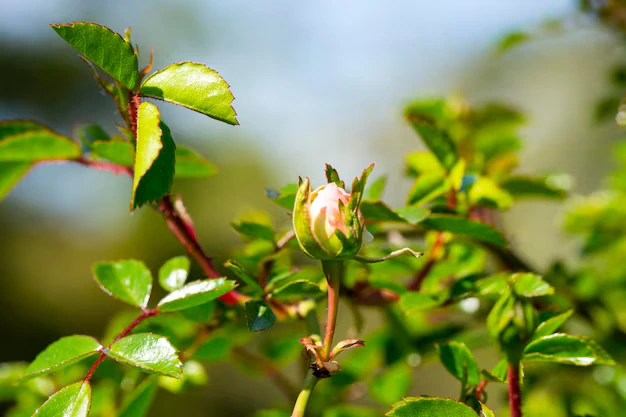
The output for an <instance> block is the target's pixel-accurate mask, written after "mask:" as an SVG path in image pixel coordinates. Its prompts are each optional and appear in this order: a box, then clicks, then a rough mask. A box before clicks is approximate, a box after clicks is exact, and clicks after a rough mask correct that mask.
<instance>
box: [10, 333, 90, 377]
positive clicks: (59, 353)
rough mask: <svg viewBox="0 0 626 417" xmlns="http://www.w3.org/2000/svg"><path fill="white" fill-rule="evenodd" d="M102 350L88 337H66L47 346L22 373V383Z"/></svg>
mask: <svg viewBox="0 0 626 417" xmlns="http://www.w3.org/2000/svg"><path fill="white" fill-rule="evenodd" d="M100 349H102V346H101V345H100V343H99V342H98V341H97V340H96V339H94V338H93V337H89V336H67V337H63V338H61V339H59V340H57V341H56V342H54V343H52V344H51V345H50V346H48V347H47V348H46V349H45V350H44V351H43V352H41V353H40V354H39V355H37V357H36V358H35V360H34V361H33V362H32V363H31V364H30V365H29V366H28V368H26V370H25V371H24V377H23V378H22V381H25V380H27V379H30V378H33V377H36V376H41V375H46V374H49V373H52V372H56V371H59V370H61V369H63V368H66V367H68V366H70V365H72V364H75V363H76V362H78V361H81V360H83V359H85V358H87V357H89V356H91V355H94V354H96V353H98V352H99V351H100Z"/></svg>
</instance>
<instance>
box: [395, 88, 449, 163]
mask: <svg viewBox="0 0 626 417" xmlns="http://www.w3.org/2000/svg"><path fill="white" fill-rule="evenodd" d="M446 113H447V108H446V103H445V101H443V100H433V101H422V102H417V103H414V104H412V105H410V106H408V107H407V108H406V110H405V112H404V115H405V117H406V118H407V120H408V121H409V122H410V123H411V126H413V129H415V131H416V132H417V133H418V134H419V135H420V137H421V138H422V140H423V141H424V143H425V144H426V146H427V147H428V149H430V150H431V151H432V152H433V154H435V156H436V157H437V159H438V160H439V162H441V165H443V166H444V167H445V168H446V169H450V168H452V167H453V166H454V164H455V163H456V161H457V160H458V156H457V152H456V146H455V145H454V143H453V142H452V139H450V136H449V134H448V132H447V126H446V119H447V114H446Z"/></svg>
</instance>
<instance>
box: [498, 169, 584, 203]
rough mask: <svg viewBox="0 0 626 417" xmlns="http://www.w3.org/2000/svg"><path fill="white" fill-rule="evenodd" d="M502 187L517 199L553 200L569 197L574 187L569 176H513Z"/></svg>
mask: <svg viewBox="0 0 626 417" xmlns="http://www.w3.org/2000/svg"><path fill="white" fill-rule="evenodd" d="M501 186H502V188H503V189H505V190H506V191H508V192H509V193H510V194H511V195H512V196H513V197H515V198H516V199H521V198H552V199H558V200H562V199H564V198H565V197H567V193H568V192H569V190H570V188H571V186H572V179H571V177H570V176H569V175H545V176H541V177H521V176H512V177H509V178H507V179H506V180H504V181H503V182H502V184H501Z"/></svg>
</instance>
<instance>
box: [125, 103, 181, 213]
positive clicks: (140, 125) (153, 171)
mask: <svg viewBox="0 0 626 417" xmlns="http://www.w3.org/2000/svg"><path fill="white" fill-rule="evenodd" d="M175 150H176V146H175V145H174V141H173V140H172V137H171V136H170V130H169V128H168V127H167V126H166V125H165V123H163V122H162V121H161V116H160V114H159V109H158V108H157V107H156V106H155V105H154V104H152V103H148V102H143V103H141V105H140V106H139V111H138V115H137V150H136V154H135V177H134V179H133V195H132V198H131V202H130V208H131V210H134V209H135V208H137V207H140V206H142V205H143V204H145V203H148V202H150V201H155V200H158V199H160V198H161V197H163V196H164V195H166V194H167V193H168V192H169V191H170V187H171V186H172V182H173V181H174V167H175V156H174V154H175Z"/></svg>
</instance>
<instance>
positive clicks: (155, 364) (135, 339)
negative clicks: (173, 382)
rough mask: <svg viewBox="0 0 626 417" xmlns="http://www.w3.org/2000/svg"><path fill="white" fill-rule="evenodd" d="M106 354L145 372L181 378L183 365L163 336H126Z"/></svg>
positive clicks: (143, 334)
mask: <svg viewBox="0 0 626 417" xmlns="http://www.w3.org/2000/svg"><path fill="white" fill-rule="evenodd" d="M107 354H108V356H110V357H111V358H113V359H115V360H116V361H118V362H122V363H125V364H128V365H131V366H135V367H137V368H140V369H142V370H143V371H145V372H149V373H155V374H161V375H166V376H170V377H172V378H182V376H183V364H182V363H181V361H180V359H178V356H177V355H176V348H174V346H172V344H171V343H170V342H169V340H167V338H165V337H163V336H159V335H156V334H152V333H139V334H133V335H130V336H126V337H124V338H122V339H120V340H118V341H117V342H115V343H113V344H112V345H111V348H110V349H108V351H107Z"/></svg>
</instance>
